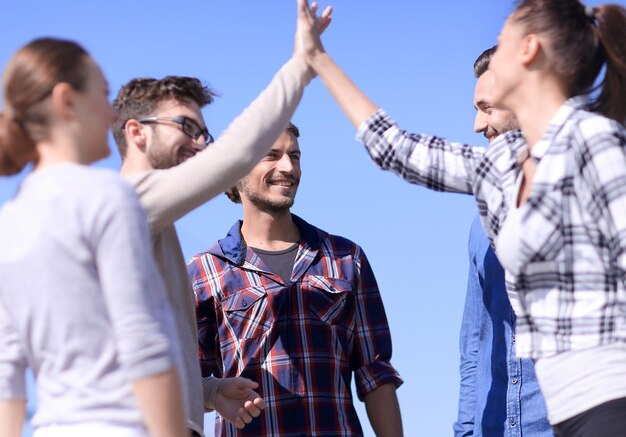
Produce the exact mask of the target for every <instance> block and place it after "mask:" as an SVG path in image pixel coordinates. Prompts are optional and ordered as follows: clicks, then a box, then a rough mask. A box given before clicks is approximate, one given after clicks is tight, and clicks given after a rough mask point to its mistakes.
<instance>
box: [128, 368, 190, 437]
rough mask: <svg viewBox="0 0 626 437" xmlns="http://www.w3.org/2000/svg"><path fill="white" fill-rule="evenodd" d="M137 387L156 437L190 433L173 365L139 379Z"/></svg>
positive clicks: (141, 402) (145, 418)
mask: <svg viewBox="0 0 626 437" xmlns="http://www.w3.org/2000/svg"><path fill="white" fill-rule="evenodd" d="M133 391H134V393H135V397H136V399H137V403H138V404H139V408H140V410H141V412H142V413H143V416H144V420H145V424H146V427H147V428H148V431H149V433H150V435H151V436H152V437H180V436H185V435H187V426H186V420H185V413H184V411H183V400H182V394H181V390H180V381H179V379H178V375H177V374H176V371H175V370H174V369H173V368H172V369H170V370H168V371H166V372H163V373H159V374H157V375H153V376H148V377H146V378H141V379H138V380H135V381H134V383H133Z"/></svg>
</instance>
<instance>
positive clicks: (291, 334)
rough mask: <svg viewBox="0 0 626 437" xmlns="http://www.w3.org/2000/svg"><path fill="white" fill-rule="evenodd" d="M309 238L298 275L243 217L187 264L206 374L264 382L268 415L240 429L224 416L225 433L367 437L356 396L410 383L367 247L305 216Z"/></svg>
mask: <svg viewBox="0 0 626 437" xmlns="http://www.w3.org/2000/svg"><path fill="white" fill-rule="evenodd" d="M292 217H293V219H294V222H295V223H296V224H297V226H298V227H299V229H300V233H301V236H302V237H301V240H300V242H299V248H298V254H297V256H296V260H295V263H294V266H293V271H292V274H291V281H290V283H289V284H285V283H284V282H283V280H282V279H281V278H280V277H279V276H278V275H276V274H273V273H271V272H269V271H268V269H267V267H266V266H265V264H264V263H263V261H262V260H261V259H260V258H259V257H258V256H257V255H256V254H255V253H254V252H253V251H252V250H251V249H249V248H247V247H246V245H245V242H244V241H243V239H242V237H241V232H240V227H241V223H240V222H237V223H235V225H234V226H233V227H232V228H231V229H230V231H229V233H228V235H227V236H226V238H224V239H222V240H220V241H218V242H217V243H216V244H215V245H214V246H213V247H211V248H210V249H209V250H208V251H207V252H205V253H202V254H199V255H196V256H195V257H194V258H193V259H192V260H191V261H190V262H189V264H188V266H187V268H188V272H189V276H190V280H191V283H192V286H193V289H194V292H195V294H196V303H197V317H198V338H199V344H200V350H199V357H200V365H201V368H202V373H203V376H210V375H215V376H220V377H221V376H225V377H230V376H244V377H247V378H250V379H252V380H254V381H257V382H258V383H259V385H260V386H259V389H258V391H259V393H260V394H261V396H263V398H264V399H265V402H266V405H267V406H266V409H265V411H264V412H262V413H261V416H260V417H259V418H257V419H255V420H253V421H252V423H250V424H248V425H246V427H245V428H244V429H243V430H237V429H236V428H235V427H234V426H233V425H232V424H229V423H228V422H226V421H224V420H222V418H221V417H220V416H219V414H218V415H217V421H216V429H215V432H216V435H218V436H234V435H240V436H244V435H245V436H282V437H285V436H333V437H336V436H358V435H363V431H362V429H361V425H360V423H359V419H358V417H357V414H356V411H355V409H354V406H353V402H352V392H351V389H350V384H351V381H352V373H354V374H355V380H356V387H357V393H358V396H359V397H360V398H361V399H362V398H363V396H365V395H367V394H368V393H369V392H371V391H372V390H374V389H375V388H377V387H379V386H381V385H383V384H395V385H396V386H399V385H400V384H402V380H401V379H400V376H399V375H398V373H397V372H396V370H395V369H394V368H393V367H392V365H391V364H390V362H389V360H390V358H391V335H390V332H389V326H388V324H387V318H386V316H385V310H384V307H383V303H382V300H381V297H380V293H379V291H378V286H377V284H376V279H375V278H374V274H373V272H372V270H371V268H370V265H369V263H368V261H367V258H366V257H365V254H364V253H363V251H362V250H361V248H360V247H359V246H357V245H356V244H354V243H352V242H351V241H349V240H346V239H345V238H341V237H337V236H333V235H329V234H327V233H326V232H324V231H322V230H319V229H317V228H315V227H313V226H311V225H309V224H308V223H306V222H305V221H304V220H302V219H300V218H298V217H297V216H295V215H294V216H292Z"/></svg>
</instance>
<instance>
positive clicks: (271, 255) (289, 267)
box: [251, 243, 298, 284]
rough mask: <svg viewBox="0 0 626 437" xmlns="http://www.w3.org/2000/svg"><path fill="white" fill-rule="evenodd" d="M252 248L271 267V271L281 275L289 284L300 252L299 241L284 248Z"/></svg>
mask: <svg viewBox="0 0 626 437" xmlns="http://www.w3.org/2000/svg"><path fill="white" fill-rule="evenodd" d="M251 249H252V250H253V251H254V253H256V254H257V255H258V256H259V258H261V260H263V263H265V265H266V266H267V267H269V269H270V272H272V273H275V274H277V275H278V276H280V277H281V278H282V280H283V281H284V282H285V284H289V282H290V281H291V272H292V271H293V263H294V262H295V261H296V255H297V254H298V243H294V244H293V245H292V246H291V247H288V248H287V249H284V250H263V249H258V248H256V247H252V248H251Z"/></svg>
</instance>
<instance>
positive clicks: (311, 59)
mask: <svg viewBox="0 0 626 437" xmlns="http://www.w3.org/2000/svg"><path fill="white" fill-rule="evenodd" d="M308 3H309V2H308V1H307V0H298V27H297V33H296V41H299V42H300V45H301V47H302V50H303V53H304V54H305V57H306V61H307V63H308V64H309V65H310V66H311V68H313V70H315V72H316V73H317V74H318V75H319V77H320V79H322V82H324V85H326V88H327V89H328V91H329V92H330V94H331V95H332V96H333V97H334V99H335V100H336V101H337V103H338V104H339V106H340V107H341V109H342V110H343V112H344V113H345V114H346V116H347V117H348V119H349V120H350V122H351V123H352V125H353V126H354V127H355V128H358V127H359V126H361V124H363V122H364V121H365V120H367V119H368V118H369V117H370V116H372V115H373V114H374V113H375V112H376V110H377V109H378V106H376V105H375V104H374V103H373V102H372V101H371V100H370V99H369V98H368V97H367V96H366V95H365V94H364V93H363V92H362V91H361V90H360V89H359V88H358V87H357V86H356V85H355V84H354V83H353V82H352V81H351V80H350V78H349V77H348V76H347V75H346V73H344V71H343V70H342V69H341V68H339V66H338V65H337V64H335V61H333V60H332V58H331V57H330V56H329V55H328V54H327V53H326V52H325V50H324V47H323V45H322V42H321V40H320V32H318V30H317V29H318V28H319V25H318V23H319V21H320V20H323V19H324V16H323V15H322V16H321V17H317V15H316V13H315V12H316V10H317V6H316V5H315V3H313V5H312V6H311V7H309V5H308Z"/></svg>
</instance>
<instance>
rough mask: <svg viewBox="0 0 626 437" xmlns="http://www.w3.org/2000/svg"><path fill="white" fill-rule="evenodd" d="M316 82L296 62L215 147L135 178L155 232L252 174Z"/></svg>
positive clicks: (287, 64)
mask: <svg viewBox="0 0 626 437" xmlns="http://www.w3.org/2000/svg"><path fill="white" fill-rule="evenodd" d="M312 78H313V75H312V73H311V71H310V69H309V68H308V66H307V65H306V64H305V63H304V62H303V61H301V60H299V59H295V58H293V59H291V60H290V61H289V62H287V63H286V64H285V65H284V66H283V67H282V68H281V69H280V71H278V73H277V74H276V75H275V76H274V79H273V80H272V82H271V83H270V84H269V85H268V87H267V88H266V89H265V90H264V91H263V92H262V93H261V94H260V95H259V96H258V97H257V98H256V100H254V101H253V102H252V103H251V104H250V106H248V108H247V109H246V110H245V111H244V112H243V113H242V114H240V115H239V116H238V117H237V118H235V120H233V121H232V123H231V124H230V126H229V127H228V128H227V129H226V130H225V131H224V132H223V133H222V135H221V136H220V137H219V138H218V139H217V141H216V142H215V143H213V144H211V145H210V146H209V147H207V148H206V149H205V150H203V151H202V152H200V153H198V154H197V155H196V156H194V157H193V158H190V159H188V160H187V161H185V162H183V163H182V164H180V165H178V166H175V167H172V168H169V169H165V170H153V171H150V172H146V173H140V174H136V175H129V176H128V178H129V180H130V181H131V182H132V183H133V184H134V185H135V187H136V189H137V192H138V194H139V197H140V199H141V203H142V205H143V206H144V208H145V209H146V211H147V212H148V222H149V224H150V230H151V231H152V233H153V234H154V233H158V232H159V231H161V230H162V229H163V228H165V227H166V226H169V225H171V224H172V223H173V222H175V221H176V220H178V219H179V218H181V217H182V216H184V215H185V214H187V213H188V212H189V211H191V210H193V209H195V208H197V207H198V206H200V205H202V204H203V203H205V202H207V201H208V200H210V199H212V198H213V197H215V196H217V195H218V194H220V193H222V192H223V191H225V190H226V189H228V188H230V187H231V186H233V185H234V184H235V183H236V182H237V181H238V180H239V179H241V178H242V177H244V176H245V175H247V174H248V173H249V172H250V170H252V167H254V166H255V165H256V164H257V163H258V162H259V161H260V160H261V158H262V157H263V155H264V154H265V153H266V152H267V151H268V150H269V148H270V147H271V145H272V144H273V143H274V142H275V141H276V139H277V138H278V137H279V136H280V134H281V133H282V132H283V131H284V130H285V129H286V128H287V125H288V124H289V121H290V119H291V116H292V115H293V113H294V111H295V110H296V107H297V106H298V103H299V102H300V99H301V98H302V94H303V90H304V87H305V86H306V85H307V84H308V83H309V82H310V81H311V79H312Z"/></svg>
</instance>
